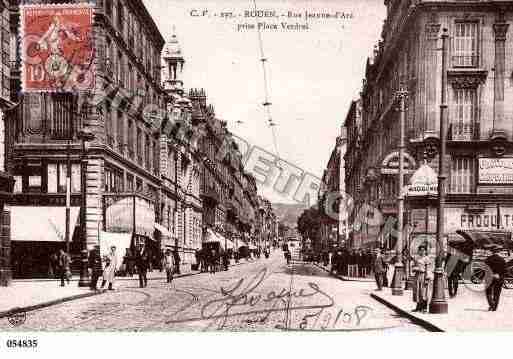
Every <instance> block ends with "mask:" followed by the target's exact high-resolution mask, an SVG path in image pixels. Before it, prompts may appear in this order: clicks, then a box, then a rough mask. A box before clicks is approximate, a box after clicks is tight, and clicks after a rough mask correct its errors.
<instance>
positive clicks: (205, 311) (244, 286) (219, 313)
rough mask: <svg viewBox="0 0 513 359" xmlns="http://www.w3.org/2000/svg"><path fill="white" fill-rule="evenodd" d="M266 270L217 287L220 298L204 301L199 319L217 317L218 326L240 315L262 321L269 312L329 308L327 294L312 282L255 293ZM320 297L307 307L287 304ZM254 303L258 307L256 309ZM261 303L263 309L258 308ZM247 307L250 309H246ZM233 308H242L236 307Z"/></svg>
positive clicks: (332, 303) (330, 305) (262, 280)
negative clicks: (294, 288)
mask: <svg viewBox="0 0 513 359" xmlns="http://www.w3.org/2000/svg"><path fill="white" fill-rule="evenodd" d="M267 274H268V273H267V269H266V268H264V269H262V270H261V271H260V272H258V273H257V274H256V275H255V276H254V277H253V278H251V279H250V280H249V281H247V282H246V283H245V280H244V279H243V278H241V279H240V280H238V281H237V283H235V284H234V285H233V286H232V287H231V288H223V287H222V288H221V289H220V294H221V295H222V297H221V298H216V299H213V300H211V301H209V302H207V303H206V304H205V305H203V307H202V308H201V317H202V318H203V319H208V320H211V319H215V320H217V319H220V320H221V323H220V328H222V327H224V325H225V324H226V322H227V320H228V318H230V317H233V316H240V315H249V314H263V315H264V316H263V317H262V318H260V319H258V320H252V321H251V322H260V323H264V322H265V321H267V319H268V318H269V316H270V315H271V314H272V313H276V312H283V311H293V310H305V309H326V308H330V307H333V306H334V305H335V302H334V300H333V298H332V297H331V296H329V295H328V294H327V293H325V292H324V291H323V290H321V289H320V288H319V286H318V285H317V284H316V283H311V282H310V283H308V288H306V289H305V288H301V289H299V290H291V289H285V288H283V289H281V290H280V291H279V292H276V291H274V290H272V291H270V292H268V293H266V294H258V293H255V291H256V289H257V288H259V287H260V286H261V285H262V283H263V282H264V281H265V279H266V278H267ZM316 296H320V298H324V299H325V300H326V303H325V304H316V305H310V306H291V305H290V304H291V299H292V298H313V297H316ZM257 306H258V308H257ZM262 306H263V308H262ZM248 307H249V308H250V310H248ZM237 308H245V309H244V310H238V309H237Z"/></svg>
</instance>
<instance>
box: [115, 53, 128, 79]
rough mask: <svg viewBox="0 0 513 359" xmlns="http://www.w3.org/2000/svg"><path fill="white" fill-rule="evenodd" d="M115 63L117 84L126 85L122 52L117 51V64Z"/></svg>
mask: <svg viewBox="0 0 513 359" xmlns="http://www.w3.org/2000/svg"><path fill="white" fill-rule="evenodd" d="M117 65H118V70H117V74H118V81H119V85H120V86H123V87H126V84H125V68H124V64H123V54H122V53H121V52H118V64H117Z"/></svg>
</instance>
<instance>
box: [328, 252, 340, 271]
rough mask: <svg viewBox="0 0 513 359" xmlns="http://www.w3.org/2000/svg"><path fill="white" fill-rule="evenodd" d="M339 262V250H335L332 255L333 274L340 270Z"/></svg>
mask: <svg viewBox="0 0 513 359" xmlns="http://www.w3.org/2000/svg"><path fill="white" fill-rule="evenodd" d="M338 263H339V258H338V252H337V251H334V252H333V254H332V255H331V269H330V273H331V274H335V272H336V271H337V270H338ZM337 274H338V273H337Z"/></svg>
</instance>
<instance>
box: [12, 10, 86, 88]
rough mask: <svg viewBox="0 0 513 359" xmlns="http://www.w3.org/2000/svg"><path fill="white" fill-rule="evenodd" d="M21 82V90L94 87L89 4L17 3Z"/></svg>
mask: <svg viewBox="0 0 513 359" xmlns="http://www.w3.org/2000/svg"><path fill="white" fill-rule="evenodd" d="M21 35H22V46H21V51H22V54H21V55H22V86H23V91H25V92H71V91H80V90H88V89H92V88H93V87H94V67H93V64H94V61H93V60H94V44H93V6H92V5H90V4H83V3H81V4H63V5H55V4H50V5H48V4H45V5H24V6H21Z"/></svg>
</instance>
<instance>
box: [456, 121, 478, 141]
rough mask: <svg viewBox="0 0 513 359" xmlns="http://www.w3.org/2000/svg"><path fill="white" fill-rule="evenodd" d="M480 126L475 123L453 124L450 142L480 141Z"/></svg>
mask: <svg viewBox="0 0 513 359" xmlns="http://www.w3.org/2000/svg"><path fill="white" fill-rule="evenodd" d="M478 129H479V126H477V125H474V124H473V123H468V122H467V123H464V122H459V123H452V124H451V127H450V132H449V140H450V141H476V140H478V139H479V133H478Z"/></svg>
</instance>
